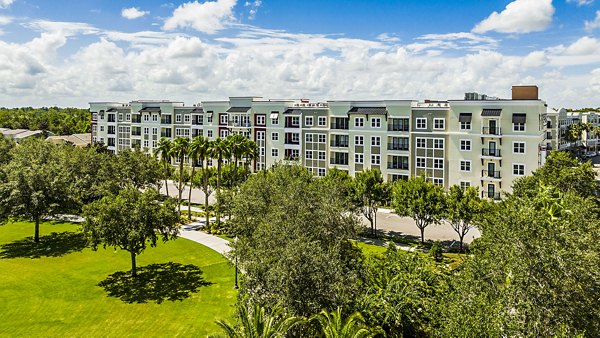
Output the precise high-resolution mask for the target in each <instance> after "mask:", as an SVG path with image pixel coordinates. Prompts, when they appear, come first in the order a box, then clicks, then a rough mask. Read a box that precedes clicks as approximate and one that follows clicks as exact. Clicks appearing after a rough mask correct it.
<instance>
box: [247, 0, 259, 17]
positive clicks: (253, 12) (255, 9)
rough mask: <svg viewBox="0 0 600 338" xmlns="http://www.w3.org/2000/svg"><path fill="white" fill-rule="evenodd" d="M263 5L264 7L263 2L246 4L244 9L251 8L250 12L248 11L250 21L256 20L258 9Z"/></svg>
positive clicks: (257, 1)
mask: <svg viewBox="0 0 600 338" xmlns="http://www.w3.org/2000/svg"><path fill="white" fill-rule="evenodd" d="M261 5H262V1H261V0H254V1H246V3H244V7H250V10H249V11H248V19H249V20H254V18H256V13H258V8H259V7H260V6H261Z"/></svg>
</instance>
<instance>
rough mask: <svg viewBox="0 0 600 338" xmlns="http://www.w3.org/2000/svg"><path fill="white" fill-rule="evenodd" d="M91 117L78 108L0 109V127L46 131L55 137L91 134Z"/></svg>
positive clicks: (85, 111) (86, 111)
mask: <svg viewBox="0 0 600 338" xmlns="http://www.w3.org/2000/svg"><path fill="white" fill-rule="evenodd" d="M90 120H91V115H90V112H89V110H87V109H78V108H58V107H43V108H32V107H23V108H0V127H2V128H11V129H29V130H47V131H49V132H51V133H52V134H55V135H71V134H81V133H89V132H91V124H90Z"/></svg>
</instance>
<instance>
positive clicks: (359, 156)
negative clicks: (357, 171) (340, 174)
mask: <svg viewBox="0 0 600 338" xmlns="http://www.w3.org/2000/svg"><path fill="white" fill-rule="evenodd" d="M363 160H364V155H363V154H354V163H356V164H362V163H363Z"/></svg>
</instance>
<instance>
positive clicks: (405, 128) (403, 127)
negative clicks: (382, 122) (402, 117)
mask: <svg viewBox="0 0 600 338" xmlns="http://www.w3.org/2000/svg"><path fill="white" fill-rule="evenodd" d="M388 131H408V125H395V124H389V125H388Z"/></svg>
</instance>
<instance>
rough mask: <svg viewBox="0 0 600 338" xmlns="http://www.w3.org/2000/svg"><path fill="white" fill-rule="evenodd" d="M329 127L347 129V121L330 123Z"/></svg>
mask: <svg viewBox="0 0 600 338" xmlns="http://www.w3.org/2000/svg"><path fill="white" fill-rule="evenodd" d="M331 129H343V130H348V122H346V123H335V122H333V123H331Z"/></svg>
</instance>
